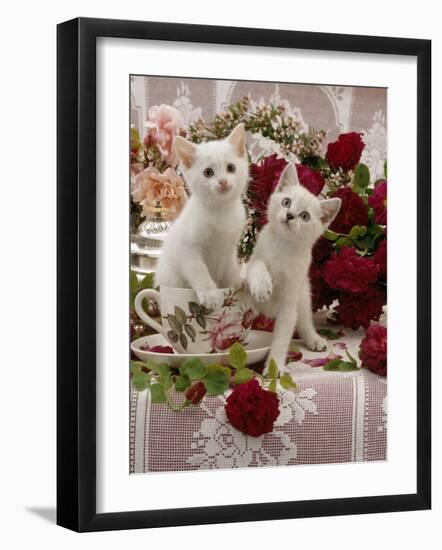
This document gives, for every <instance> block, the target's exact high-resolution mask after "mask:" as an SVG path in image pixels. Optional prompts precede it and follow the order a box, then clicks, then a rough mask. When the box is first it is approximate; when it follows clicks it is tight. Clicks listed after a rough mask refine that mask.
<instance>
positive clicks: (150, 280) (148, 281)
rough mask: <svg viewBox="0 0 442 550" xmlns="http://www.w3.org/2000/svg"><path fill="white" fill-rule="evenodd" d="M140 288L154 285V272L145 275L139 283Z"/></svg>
mask: <svg viewBox="0 0 442 550" xmlns="http://www.w3.org/2000/svg"><path fill="white" fill-rule="evenodd" d="M140 287H141V288H153V287H154V274H153V273H148V274H147V275H145V276H144V277H143V279H142V281H141V283H140Z"/></svg>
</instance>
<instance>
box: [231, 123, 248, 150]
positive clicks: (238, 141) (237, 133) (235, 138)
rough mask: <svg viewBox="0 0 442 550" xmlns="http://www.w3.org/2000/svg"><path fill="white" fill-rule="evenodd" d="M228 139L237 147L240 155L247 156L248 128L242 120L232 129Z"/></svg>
mask: <svg viewBox="0 0 442 550" xmlns="http://www.w3.org/2000/svg"><path fill="white" fill-rule="evenodd" d="M227 141H228V142H229V143H230V144H231V145H232V146H233V148H234V149H235V153H236V154H237V155H238V156H239V157H244V156H245V154H246V129H245V128H244V124H243V123H242V122H241V123H240V124H238V126H236V127H235V128H234V129H233V130H232V132H231V133H230V135H229V137H228V138H227Z"/></svg>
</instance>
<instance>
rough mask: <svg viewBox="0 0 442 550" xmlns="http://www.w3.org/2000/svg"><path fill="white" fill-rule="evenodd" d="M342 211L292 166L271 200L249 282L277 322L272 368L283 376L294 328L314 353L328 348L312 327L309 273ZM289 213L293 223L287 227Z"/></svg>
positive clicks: (258, 302) (262, 309)
mask: <svg viewBox="0 0 442 550" xmlns="http://www.w3.org/2000/svg"><path fill="white" fill-rule="evenodd" d="M283 199H290V200H291V205H290V207H284V206H283V205H282V201H283ZM340 206H341V200H340V199H337V198H335V199H328V200H322V201H320V200H319V199H317V198H316V197H315V196H314V195H313V194H312V193H310V192H309V191H308V190H307V189H305V188H304V187H302V186H301V185H300V184H299V182H298V177H297V174H296V168H295V167H294V166H293V165H288V166H287V167H286V168H285V170H284V172H283V173H282V174H281V178H280V181H279V184H278V187H277V188H276V190H275V192H274V193H273V195H272V196H271V198H270V203H269V207H268V211H267V217H268V220H269V222H268V224H267V225H266V226H265V227H264V229H263V230H262V232H261V234H260V236H259V238H258V242H257V244H256V247H255V250H254V253H253V255H252V257H251V259H250V262H249V264H248V267H247V282H248V286H249V289H250V292H251V294H252V297H253V299H254V301H255V304H256V307H257V309H258V311H259V312H261V313H264V315H266V316H268V317H275V318H276V321H275V328H274V332H273V340H272V346H271V349H270V353H269V357H268V360H267V363H268V362H269V361H270V359H271V358H273V359H274V360H275V361H276V363H277V365H278V368H279V370H280V371H283V370H285V361H286V356H287V351H288V348H289V344H290V341H291V338H292V335H293V332H294V330H295V328H297V330H298V332H299V335H300V336H301V338H302V339H303V340H304V342H305V344H306V346H307V347H308V348H309V349H311V350H314V351H322V350H324V349H326V347H327V344H326V341H325V340H324V339H323V338H322V337H321V336H320V335H319V334H318V333H317V332H316V330H315V327H314V325H313V316H312V310H311V296H310V281H309V276H308V272H309V267H310V263H311V251H312V248H313V245H314V244H315V242H316V241H317V239H318V238H319V237H320V236H321V235H322V233H323V232H324V229H326V228H327V227H328V225H329V224H330V223H331V222H332V221H333V219H334V217H335V216H336V214H337V213H338V211H339V208H340ZM302 212H308V214H309V215H310V220H309V221H302V219H301V218H300V216H299V215H300V214H301V213H302ZM287 213H290V214H291V215H293V216H294V219H292V220H289V221H287Z"/></svg>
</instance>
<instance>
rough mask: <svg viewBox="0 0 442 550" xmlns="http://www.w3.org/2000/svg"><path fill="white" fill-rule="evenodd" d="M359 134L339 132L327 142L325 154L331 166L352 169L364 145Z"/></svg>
mask: <svg viewBox="0 0 442 550" xmlns="http://www.w3.org/2000/svg"><path fill="white" fill-rule="evenodd" d="M361 135H362V134H359V133H358V132H349V133H348V134H340V135H339V137H338V139H337V140H336V141H334V142H333V143H329V144H328V147H327V154H326V155H325V156H326V158H327V160H328V162H329V164H330V165H331V166H332V167H333V168H344V170H353V168H354V167H355V166H356V164H357V163H358V162H359V160H360V158H361V153H362V151H363V150H364V147H365V143H364V142H363V141H362V139H361Z"/></svg>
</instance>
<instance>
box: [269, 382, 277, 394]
mask: <svg viewBox="0 0 442 550" xmlns="http://www.w3.org/2000/svg"><path fill="white" fill-rule="evenodd" d="M269 391H271V392H273V393H276V380H272V381H271V382H270V384H269Z"/></svg>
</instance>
